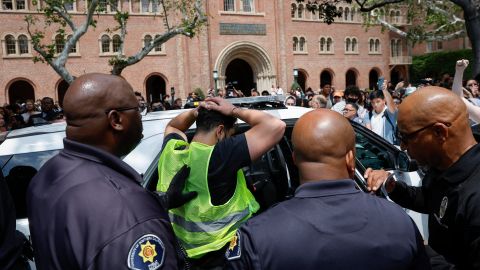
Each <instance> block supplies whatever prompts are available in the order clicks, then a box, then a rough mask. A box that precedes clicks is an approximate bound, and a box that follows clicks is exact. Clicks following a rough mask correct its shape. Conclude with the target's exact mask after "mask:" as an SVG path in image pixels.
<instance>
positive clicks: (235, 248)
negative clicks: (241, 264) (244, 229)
mask: <svg viewBox="0 0 480 270" xmlns="http://www.w3.org/2000/svg"><path fill="white" fill-rule="evenodd" d="M240 244H241V243H240V232H239V231H237V233H235V235H234V236H233V238H232V240H231V241H230V246H229V247H228V249H227V251H226V252H225V258H227V260H229V261H231V260H236V259H239V258H240V257H241V255H242V249H241V248H240Z"/></svg>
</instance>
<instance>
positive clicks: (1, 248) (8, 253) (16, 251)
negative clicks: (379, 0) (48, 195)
mask: <svg viewBox="0 0 480 270" xmlns="http://www.w3.org/2000/svg"><path fill="white" fill-rule="evenodd" d="M15 226H16V224H15V206H14V203H13V200H12V197H11V196H10V192H9V190H8V186H7V183H6V182H5V179H4V178H3V174H2V173H1V172H0V269H2V270H10V269H15V270H18V269H27V265H26V262H25V261H23V259H22V251H23V248H24V245H25V243H26V242H27V238H25V235H23V234H22V233H20V232H19V231H17V230H16V229H15Z"/></svg>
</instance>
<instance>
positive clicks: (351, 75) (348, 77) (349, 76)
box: [345, 68, 359, 87]
mask: <svg viewBox="0 0 480 270" xmlns="http://www.w3.org/2000/svg"><path fill="white" fill-rule="evenodd" d="M358 75H359V74H358V70H356V69H355V68H349V69H348V70H347V72H346V73H345V87H349V86H350V85H355V86H357V85H358Z"/></svg>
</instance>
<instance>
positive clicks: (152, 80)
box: [145, 75, 167, 103]
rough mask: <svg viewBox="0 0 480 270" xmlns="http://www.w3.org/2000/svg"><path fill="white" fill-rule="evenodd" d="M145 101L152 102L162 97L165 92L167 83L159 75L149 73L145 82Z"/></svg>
mask: <svg viewBox="0 0 480 270" xmlns="http://www.w3.org/2000/svg"><path fill="white" fill-rule="evenodd" d="M145 88H146V93H147V102H148V103H154V102H159V101H161V100H162V99H163V97H164V96H165V94H166V88H167V83H166V82H165V79H163V77H162V76H160V75H151V76H150V77H148V79H147V82H146V83H145Z"/></svg>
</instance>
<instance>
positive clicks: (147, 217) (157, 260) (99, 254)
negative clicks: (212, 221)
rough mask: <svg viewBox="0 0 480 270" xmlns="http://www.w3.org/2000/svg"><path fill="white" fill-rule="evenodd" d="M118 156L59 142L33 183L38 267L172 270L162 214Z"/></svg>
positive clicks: (169, 233)
mask: <svg viewBox="0 0 480 270" xmlns="http://www.w3.org/2000/svg"><path fill="white" fill-rule="evenodd" d="M141 180H142V179H141V177H140V176H139V175H138V173H137V172H136V171H134V170H133V169H132V168H131V167H130V166H128V165H127V164H126V163H124V162H123V161H122V160H120V159H119V158H117V157H115V156H113V155H111V154H109V153H107V152H104V151H102V150H100V149H98V148H95V147H92V146H88V145H85V144H81V143H78V142H74V141H71V140H68V139H64V149H63V150H62V151H61V152H60V153H59V154H58V155H57V156H55V157H53V158H52V159H51V160H49V161H48V162H47V163H46V164H45V165H44V166H43V167H42V168H41V169H40V171H39V172H38V174H37V175H36V176H35V177H34V178H33V179H32V182H31V184H30V186H29V189H28V196H27V206H28V218H29V221H30V232H31V236H32V241H33V246H34V251H35V256H36V266H37V269H39V270H42V269H48V270H52V269H62V270H65V269H68V270H75V269H89V270H93V269H115V270H117V269H139V270H143V269H150V270H153V269H178V266H177V263H178V256H177V253H176V249H175V241H176V240H175V238H174V235H173V230H172V228H171V225H170V222H169V220H168V215H167V213H166V211H165V210H164V209H163V208H161V207H160V204H159V203H158V202H157V200H156V199H155V197H154V195H152V194H151V193H149V192H147V191H146V190H145V189H143V188H142V187H141V185H140V184H139V183H140V181H141Z"/></svg>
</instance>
